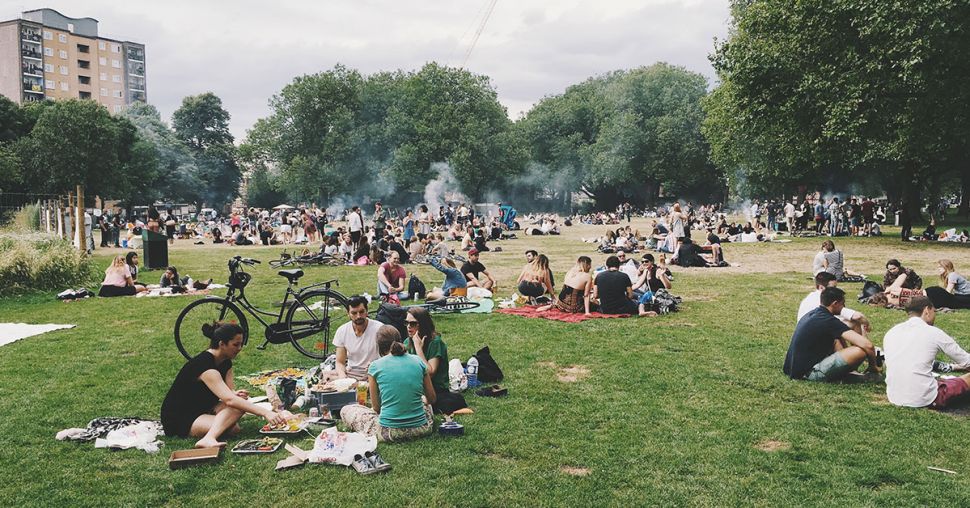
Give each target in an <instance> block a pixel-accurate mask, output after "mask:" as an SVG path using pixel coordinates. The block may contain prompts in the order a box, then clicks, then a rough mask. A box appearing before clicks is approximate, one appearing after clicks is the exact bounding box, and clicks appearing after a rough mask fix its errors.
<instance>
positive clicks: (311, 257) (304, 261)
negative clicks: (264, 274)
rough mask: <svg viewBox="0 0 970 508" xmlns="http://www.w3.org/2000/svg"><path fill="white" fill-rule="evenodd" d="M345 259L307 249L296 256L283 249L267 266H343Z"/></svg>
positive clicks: (345, 262)
mask: <svg viewBox="0 0 970 508" xmlns="http://www.w3.org/2000/svg"><path fill="white" fill-rule="evenodd" d="M346 264H347V261H346V260H344V259H342V258H338V257H334V256H331V255H329V254H324V253H322V252H318V253H310V252H309V251H308V250H304V251H303V254H301V255H299V256H297V255H295V254H293V255H291V254H288V253H287V252H286V250H284V251H283V252H282V253H280V258H279V259H274V260H272V261H270V262H269V266H272V267H273V268H283V267H285V266H300V267H303V266H308V265H324V266H344V265H346Z"/></svg>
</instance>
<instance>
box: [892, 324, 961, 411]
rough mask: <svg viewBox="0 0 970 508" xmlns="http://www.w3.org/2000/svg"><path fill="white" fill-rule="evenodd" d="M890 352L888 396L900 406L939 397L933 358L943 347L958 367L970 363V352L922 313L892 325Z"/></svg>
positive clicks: (914, 404) (925, 401) (912, 404)
mask: <svg viewBox="0 0 970 508" xmlns="http://www.w3.org/2000/svg"><path fill="white" fill-rule="evenodd" d="M882 346H883V349H885V353H886V368H887V373H886V396H887V397H888V398H889V402H892V403H893V404H895V405H897V406H907V407H924V406H928V405H930V404H932V403H933V401H934V400H936V394H937V382H936V379H934V378H933V360H935V359H936V354H937V353H939V352H940V351H943V353H944V354H946V355H947V356H948V357H950V359H951V360H952V361H953V366H954V367H955V368H959V369H962V368H966V367H970V354H968V353H967V352H966V351H964V350H963V348H961V347H960V345H959V344H957V343H956V341H955V340H953V337H950V336H949V335H947V334H946V332H944V331H943V330H940V329H939V328H937V327H935V326H930V325H928V324H926V322H925V321H923V319H922V318H919V317H911V318H909V319H908V320H906V321H904V322H902V323H900V324H898V325H896V326H894V327H892V328H890V329H889V331H888V332H886V337H885V338H884V339H883V341H882Z"/></svg>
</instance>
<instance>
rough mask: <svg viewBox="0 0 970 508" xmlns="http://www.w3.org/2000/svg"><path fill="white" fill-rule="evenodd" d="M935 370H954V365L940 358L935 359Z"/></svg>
mask: <svg viewBox="0 0 970 508" xmlns="http://www.w3.org/2000/svg"><path fill="white" fill-rule="evenodd" d="M933 370H935V371H936V372H943V373H946V372H953V365H950V364H949V363H946V362H941V361H939V360H933Z"/></svg>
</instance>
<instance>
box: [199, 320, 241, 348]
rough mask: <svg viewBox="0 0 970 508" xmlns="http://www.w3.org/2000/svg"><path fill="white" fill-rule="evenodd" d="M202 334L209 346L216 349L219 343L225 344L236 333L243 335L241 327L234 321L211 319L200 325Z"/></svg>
mask: <svg viewBox="0 0 970 508" xmlns="http://www.w3.org/2000/svg"><path fill="white" fill-rule="evenodd" d="M202 335H204V336H205V337H206V338H207V339H209V347H210V348H212V349H218V348H219V344H226V343H228V342H229V341H231V340H232V339H234V338H235V337H236V336H237V335H243V329H242V327H241V326H239V325H238V324H236V323H230V322H225V321H213V322H212V323H205V324H203V325H202Z"/></svg>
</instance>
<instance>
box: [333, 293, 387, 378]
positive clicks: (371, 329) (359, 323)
mask: <svg viewBox="0 0 970 508" xmlns="http://www.w3.org/2000/svg"><path fill="white" fill-rule="evenodd" d="M347 313H348V314H349V316H350V322H348V323H344V324H342V325H340V328H337V331H336V332H334V334H333V345H334V346H336V348H337V365H336V367H337V373H336V374H337V378H345V377H352V378H354V379H356V380H358V381H364V380H366V379H367V367H369V366H370V362H372V361H374V360H376V359H378V358H380V355H379V354H378V352H377V330H378V329H379V328H380V327H381V325H382V323H381V322H380V321H377V320H376V319H368V317H367V299H365V298H364V297H363V296H352V297H350V300H349V301H348V303H347Z"/></svg>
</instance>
